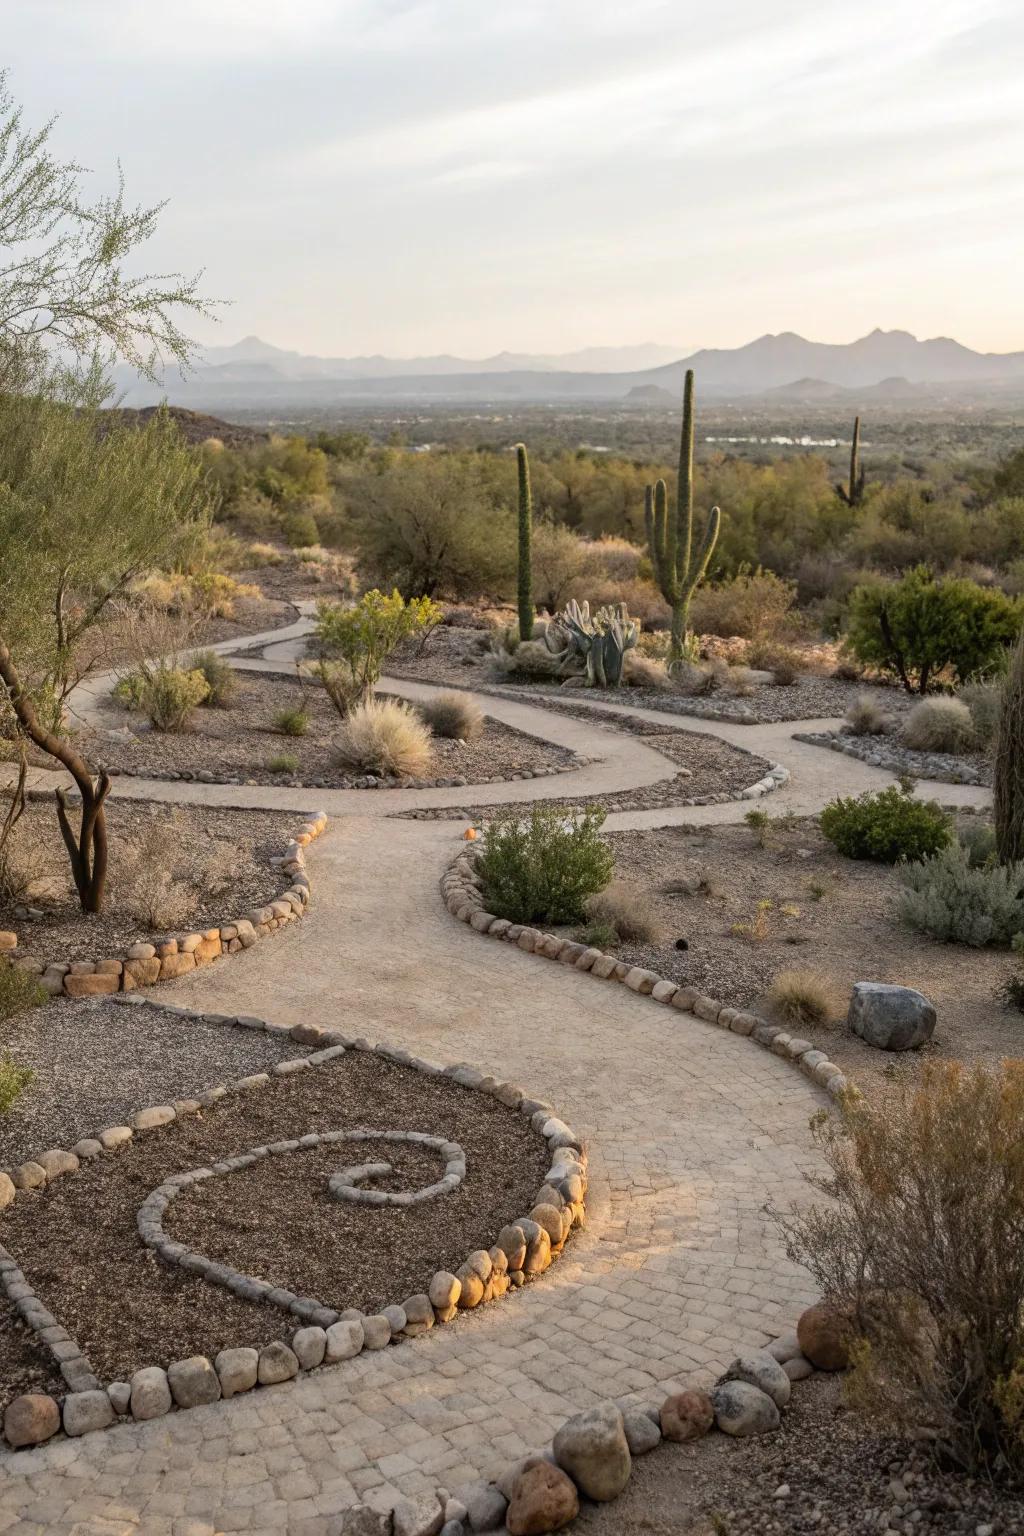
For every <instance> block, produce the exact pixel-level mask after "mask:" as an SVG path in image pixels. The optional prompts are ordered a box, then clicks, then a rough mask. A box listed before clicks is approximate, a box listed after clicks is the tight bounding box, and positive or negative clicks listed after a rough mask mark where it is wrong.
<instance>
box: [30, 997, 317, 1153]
mask: <svg viewBox="0 0 1024 1536" xmlns="http://www.w3.org/2000/svg"><path fill="white" fill-rule="evenodd" d="M0 1053H2V1054H6V1055H9V1056H11V1058H12V1059H13V1060H14V1061H16V1062H17V1063H18V1064H19V1065H20V1066H26V1067H31V1068H32V1071H33V1072H34V1073H35V1077H34V1078H33V1080H32V1082H31V1083H30V1084H29V1086H28V1087H27V1088H26V1089H25V1091H24V1093H23V1094H22V1095H21V1097H20V1098H19V1099H17V1101H16V1102H15V1104H14V1106H13V1107H12V1108H11V1109H10V1110H9V1111H8V1113H7V1114H6V1115H4V1116H2V1117H0V1167H2V1166H5V1165H7V1166H9V1165H10V1164H12V1163H18V1162H24V1161H25V1159H26V1158H29V1157H31V1156H32V1155H33V1154H34V1153H37V1152H43V1151H45V1150H46V1149H47V1148H48V1147H69V1146H71V1145H73V1143H74V1142H76V1141H78V1140H80V1139H81V1137H83V1136H88V1135H91V1134H92V1133H93V1132H95V1131H98V1130H102V1129H103V1127H104V1126H107V1125H113V1124H115V1123H117V1122H119V1121H122V1120H123V1119H124V1118H125V1117H126V1116H127V1115H129V1114H131V1113H132V1112H133V1111H134V1110H136V1109H143V1108H145V1107H146V1106H147V1105H149V1104H167V1103H169V1102H171V1101H172V1100H173V1099H185V1098H192V1097H195V1096H196V1095H197V1094H199V1093H201V1092H202V1091H203V1090H204V1089H205V1088H212V1087H215V1086H216V1085H217V1084H218V1083H222V1082H225V1081H227V1080H228V1079H229V1078H233V1077H244V1076H245V1075H246V1074H248V1073H250V1072H259V1071H262V1070H263V1069H264V1068H266V1067H267V1066H269V1065H270V1064H272V1063H273V1062H275V1061H281V1060H282V1059H283V1058H284V1057H286V1056H301V1055H303V1054H304V1052H303V1048H302V1047H301V1046H298V1045H295V1044H294V1042H292V1041H290V1040H287V1039H286V1040H284V1041H281V1040H280V1039H279V1038H277V1037H276V1036H271V1035H267V1034H264V1033H263V1031H262V1030H253V1029H240V1028H237V1027H236V1026H232V1025H226V1024H202V1023H200V1022H199V1021H198V1020H195V1019H179V1018H175V1017H174V1015H173V1014H168V1013H164V1012H163V1011H162V1010H160V1009H158V1008H150V1007H146V1006H143V1007H138V1006H136V1007H130V1008H126V1007H124V1006H122V1005H120V1004H116V1003H112V1002H111V1001H110V1000H109V999H107V998H100V997H97V998H90V999H82V1000H81V1001H74V1000H72V999H70V998H67V999H57V1000H55V1001H53V1002H51V1003H47V1004H46V1005H45V1006H44V1007H42V1008H37V1009H34V1010H33V1011H32V1012H31V1013H26V1014H22V1015H20V1016H19V1017H18V1018H15V1019H12V1020H11V1021H10V1022H9V1023H8V1024H7V1025H6V1026H5V1028H4V1035H3V1038H2V1039H0Z"/></svg>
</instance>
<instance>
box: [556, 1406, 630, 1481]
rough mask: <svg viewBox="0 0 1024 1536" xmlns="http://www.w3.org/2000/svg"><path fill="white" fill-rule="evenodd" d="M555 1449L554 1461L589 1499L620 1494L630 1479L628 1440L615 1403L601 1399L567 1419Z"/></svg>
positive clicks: (557, 1434) (558, 1435) (557, 1438)
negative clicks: (593, 1405) (596, 1403)
mask: <svg viewBox="0 0 1024 1536" xmlns="http://www.w3.org/2000/svg"><path fill="white" fill-rule="evenodd" d="M552 1449H553V1451H554V1453H555V1461H556V1462H557V1463H558V1465H559V1466H560V1467H561V1468H562V1470H563V1471H564V1472H568V1474H569V1476H570V1477H571V1478H572V1480H573V1482H574V1483H575V1484H576V1486H577V1487H578V1488H579V1489H580V1490H581V1492H583V1493H585V1494H586V1495H587V1498H588V1499H595V1500H597V1501H598V1502H599V1503H601V1502H604V1501H605V1500H607V1499H614V1498H617V1497H618V1495H619V1494H620V1493H621V1492H622V1490H623V1488H625V1486H626V1484H627V1483H628V1482H629V1474H630V1471H631V1470H632V1462H631V1460H630V1455H629V1442H628V1441H627V1439H626V1431H625V1427H624V1425H623V1422H622V1414H621V1413H620V1412H619V1410H618V1408H617V1407H616V1406H615V1404H614V1403H599V1404H598V1405H597V1407H596V1408H585V1409H584V1410H583V1412H582V1413H577V1414H574V1415H573V1417H572V1418H571V1419H567V1420H566V1422H565V1423H564V1424H563V1425H562V1427H561V1429H560V1430H558V1431H557V1433H556V1435H555V1438H554V1440H553V1441H552Z"/></svg>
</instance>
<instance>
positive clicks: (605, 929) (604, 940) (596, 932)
mask: <svg viewBox="0 0 1024 1536" xmlns="http://www.w3.org/2000/svg"><path fill="white" fill-rule="evenodd" d="M576 937H577V938H578V940H579V942H580V943H581V944H586V946H587V948H588V949H605V950H608V949H616V948H617V947H618V946H619V944H621V943H622V940H621V939H620V937H619V930H618V929H617V928H616V927H615V925H614V923H585V924H584V926H583V927H582V928H580V929H579V931H578V933H577V935H576ZM1021 985H1022V989H1024V983H1022V984H1021Z"/></svg>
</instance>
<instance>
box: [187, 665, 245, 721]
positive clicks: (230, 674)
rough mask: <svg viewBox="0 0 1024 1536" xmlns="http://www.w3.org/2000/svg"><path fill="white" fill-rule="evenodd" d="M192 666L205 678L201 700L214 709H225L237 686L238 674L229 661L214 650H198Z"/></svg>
mask: <svg viewBox="0 0 1024 1536" xmlns="http://www.w3.org/2000/svg"><path fill="white" fill-rule="evenodd" d="M192 667H193V670H194V671H196V672H201V673H202V674H203V676H204V677H205V679H206V687H207V694H206V698H205V699H203V700H202V702H203V703H204V704H209V705H210V706H211V707H212V708H214V709H227V707H228V705H229V704H230V703H231V700H232V699H233V697H234V695H235V692H236V690H237V688H238V674H237V672H236V671H235V669H234V667H233V666H232V665H231V663H230V662H229V661H225V659H224V657H223V656H221V655H219V654H218V653H217V652H216V651H198V652H197V653H196V655H195V656H193V657H192Z"/></svg>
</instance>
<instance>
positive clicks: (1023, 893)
mask: <svg viewBox="0 0 1024 1536" xmlns="http://www.w3.org/2000/svg"><path fill="white" fill-rule="evenodd" d="M902 876H903V885H904V889H903V890H902V891H901V892H900V900H899V914H900V917H901V918H902V919H903V921H904V922H905V923H908V924H909V926H910V927H911V928H916V929H917V930H918V932H919V933H927V934H930V936H931V937H932V938H933V939H941V940H942V941H943V942H944V943H954V944H970V945H971V946H972V948H975V949H981V948H983V947H984V946H985V945H988V944H995V945H1002V946H1006V945H1008V944H1009V943H1010V942H1011V941H1012V939H1013V938H1014V936H1015V934H1018V933H1020V932H1021V931H1022V930H1024V865H1021V864H983V865H981V866H977V865H973V864H972V863H971V856H970V852H969V850H968V849H967V848H965V847H964V846H963V844H962V843H959V842H955V843H950V844H949V845H948V847H946V848H943V849H941V850H940V851H939V852H938V853H937V854H936V855H935V856H934V857H933V858H930V859H925V860H923V862H921V863H917V864H908V865H907V866H906V868H905V869H904V870H903V871H902Z"/></svg>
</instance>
